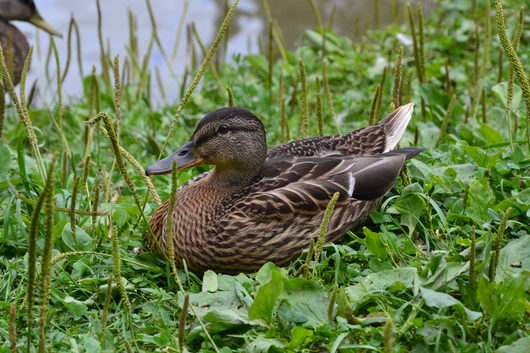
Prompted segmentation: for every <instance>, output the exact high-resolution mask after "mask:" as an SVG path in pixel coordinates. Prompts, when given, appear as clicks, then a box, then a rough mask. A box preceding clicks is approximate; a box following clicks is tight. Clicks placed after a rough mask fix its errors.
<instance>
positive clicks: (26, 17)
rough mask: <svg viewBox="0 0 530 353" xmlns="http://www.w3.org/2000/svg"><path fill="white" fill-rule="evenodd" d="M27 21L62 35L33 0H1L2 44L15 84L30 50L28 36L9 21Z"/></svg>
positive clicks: (18, 80) (0, 42)
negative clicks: (44, 17)
mask: <svg viewBox="0 0 530 353" xmlns="http://www.w3.org/2000/svg"><path fill="white" fill-rule="evenodd" d="M17 20H18V21H27V22H29V23H31V24H33V25H35V26H36V27H39V28H41V29H43V30H45V31H46V32H48V33H50V34H53V35H56V36H61V33H60V32H59V31H57V30H56V29H55V28H53V27H52V26H51V25H50V24H48V23H47V22H46V21H44V20H43V19H42V17H41V16H40V14H39V12H38V11H37V8H36V7H35V3H34V2H33V0H0V44H1V45H2V50H3V52H4V58H5V61H6V65H7V68H8V70H9V71H10V74H11V77H12V80H13V85H17V84H18V83H19V82H20V76H21V74H22V69H23V68H24V61H26V56H27V55H28V51H29V44H28V41H27V40H26V37H25V36H24V35H23V34H22V32H20V31H19V30H18V28H16V27H15V26H13V25H12V24H10V23H8V21H17Z"/></svg>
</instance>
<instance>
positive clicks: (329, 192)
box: [234, 149, 421, 219]
mask: <svg viewBox="0 0 530 353" xmlns="http://www.w3.org/2000/svg"><path fill="white" fill-rule="evenodd" d="M398 151H399V150H398ZM420 151H421V149H419V150H417V151H416V150H414V151H411V150H407V151H404V152H402V153H398V152H397V151H394V152H391V153H389V154H380V155H377V156H370V157H357V158H344V157H342V156H337V155H334V156H327V157H322V158H316V157H302V158H296V157H292V156H291V157H278V158H274V159H271V160H268V161H267V164H266V166H265V168H264V169H263V172H262V178H261V180H260V181H258V182H256V183H254V184H253V185H252V186H250V187H249V188H248V189H247V190H245V196H243V195H241V196H242V197H241V199H240V200H239V201H238V202H236V204H235V205H234V207H235V208H236V209H238V210H239V211H242V212H243V213H244V214H245V215H246V216H247V217H251V218H253V219H256V218H259V219H263V218H282V219H285V218H292V217H296V216H297V215H315V214H318V213H320V212H322V211H323V210H324V209H325V208H326V206H327V204H328V203H329V200H330V199H331V197H332V196H333V194H335V193H336V192H338V193H339V199H338V204H339V205H340V204H342V203H346V202H350V201H351V199H352V198H353V199H359V200H374V199H377V198H379V197H381V196H383V195H384V194H386V193H387V192H388V191H389V190H390V188H391V187H392V185H393V184H394V182H395V180H396V178H397V176H398V174H399V171H400V170H401V167H402V166H403V163H404V161H405V159H406V158H407V156H408V155H411V154H417V153H419V152H420Z"/></svg>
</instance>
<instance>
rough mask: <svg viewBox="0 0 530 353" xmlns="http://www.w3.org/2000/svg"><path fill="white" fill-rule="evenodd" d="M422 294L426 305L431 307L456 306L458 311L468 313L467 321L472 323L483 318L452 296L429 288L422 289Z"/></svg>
mask: <svg viewBox="0 0 530 353" xmlns="http://www.w3.org/2000/svg"><path fill="white" fill-rule="evenodd" d="M420 293H421V296H422V297H423V299H424V300H425V304H427V306H430V307H434V308H438V309H444V308H447V307H450V306H455V308H456V309H457V310H462V309H463V311H464V312H465V313H466V315H467V319H468V320H470V321H475V320H477V319H478V318H479V317H481V316H482V314H481V313H479V312H476V311H472V310H469V309H468V308H466V307H465V306H464V304H462V303H461V302H460V301H459V300H458V299H456V298H454V297H452V296H450V295H449V294H446V293H441V292H436V291H434V290H430V289H428V288H424V287H420Z"/></svg>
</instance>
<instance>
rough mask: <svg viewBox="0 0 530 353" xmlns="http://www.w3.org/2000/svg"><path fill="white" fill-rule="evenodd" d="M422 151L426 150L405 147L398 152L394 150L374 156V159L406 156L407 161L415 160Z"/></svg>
mask: <svg viewBox="0 0 530 353" xmlns="http://www.w3.org/2000/svg"><path fill="white" fill-rule="evenodd" d="M422 151H425V148H423V147H405V148H400V149H398V150H393V151H390V152H385V153H380V154H377V155H374V157H376V156H377V157H379V156H397V155H405V156H406V157H405V159H406V160H409V159H412V158H414V157H415V156H416V155H417V154H419V153H421V152H422Z"/></svg>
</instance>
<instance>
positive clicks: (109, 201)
mask: <svg viewBox="0 0 530 353" xmlns="http://www.w3.org/2000/svg"><path fill="white" fill-rule="evenodd" d="M473 3H475V2H469V3H468V2H460V1H458V2H457V1H454V2H442V3H440V4H438V7H437V9H436V11H435V12H434V13H433V14H432V15H430V16H429V17H425V18H423V19H422V21H418V19H417V18H416V21H415V26H416V28H415V31H416V36H418V35H420V34H421V33H423V34H422V36H423V39H421V40H422V43H420V44H421V47H422V48H423V49H422V50H423V53H422V52H418V53H416V57H417V58H418V60H421V61H422V63H421V64H422V65H424V66H420V67H419V69H418V67H417V66H416V65H415V62H414V57H415V54H414V52H413V48H412V46H404V47H405V50H404V53H403V57H402V60H401V69H400V70H394V63H395V62H396V60H397V57H398V51H399V48H400V46H401V45H402V44H401V43H400V42H399V41H398V40H397V37H396V36H397V35H398V34H399V33H403V34H406V35H408V36H410V35H409V31H410V29H409V26H403V27H401V28H400V27H388V28H385V29H381V30H377V31H373V32H370V33H368V34H367V35H366V36H365V38H364V39H363V41H362V42H359V43H354V44H352V43H351V42H350V41H349V40H348V39H346V38H344V37H341V36H338V35H336V34H334V33H333V32H332V31H330V30H326V31H325V32H324V34H322V33H321V32H320V31H311V30H308V31H306V33H305V34H304V35H303V37H302V39H301V44H300V46H299V47H298V48H297V49H296V50H294V51H286V50H285V48H283V47H277V46H276V45H277V44H278V43H281V41H279V40H277V38H279V33H278V32H277V28H276V27H274V26H271V33H270V40H273V44H274V46H273V48H274V49H273V54H274V55H277V57H275V56H272V57H273V61H272V62H269V58H270V56H269V53H268V52H266V53H263V55H246V56H243V55H236V56H234V57H233V58H232V60H229V61H227V62H226V63H223V64H221V65H220V66H219V67H218V68H217V73H216V74H212V71H206V73H205V75H204V77H203V79H202V81H201V84H200V85H198V86H197V88H196V89H195V91H194V92H193V93H192V94H191V96H189V97H188V98H189V100H188V101H187V104H186V105H185V106H184V105H177V104H176V103H175V104H174V105H171V106H163V107H155V105H154V104H153V103H152V102H153V101H154V100H155V97H152V96H150V95H152V94H153V93H151V92H154V91H155V90H154V89H153V87H151V84H152V82H155V81H154V79H149V77H150V73H149V72H148V71H146V69H145V67H147V65H146V64H145V63H133V61H135V60H137V58H133V57H130V58H129V57H127V58H120V65H121V66H122V68H125V70H126V72H127V74H126V75H125V76H122V77H121V82H120V83H121V85H116V87H120V91H121V94H120V95H115V94H114V89H115V85H114V83H113V82H110V81H112V79H110V78H111V77H113V75H112V72H110V71H109V72H106V73H104V74H103V73H101V70H102V69H103V68H104V67H107V68H108V69H109V70H111V69H112V68H111V66H112V65H110V64H109V63H110V62H112V59H113V58H108V60H110V61H107V63H106V64H105V65H102V67H101V68H98V69H97V72H98V74H92V75H89V76H86V77H85V78H84V79H83V84H84V94H83V95H82V96H81V97H79V98H75V99H74V98H70V99H68V100H65V99H63V98H62V97H61V98H60V99H59V100H58V101H55V100H54V101H50V102H48V104H46V105H45V106H52V107H53V108H52V110H48V109H47V108H42V107H34V106H30V108H29V117H30V118H31V123H32V124H33V129H34V130H32V131H35V134H36V137H37V138H38V145H34V144H32V143H29V142H28V136H27V133H26V131H27V130H26V128H25V126H24V124H22V123H21V122H20V121H19V120H18V117H17V111H16V109H15V107H14V106H13V105H11V104H8V105H7V106H6V112H5V120H4V130H3V137H2V139H1V140H0V221H1V222H2V225H1V226H0V278H1V280H0V352H9V351H10V348H9V347H10V345H11V343H10V339H9V337H11V338H14V339H16V344H17V347H18V348H17V349H18V351H20V352H27V351H28V350H27V347H31V348H30V350H29V351H32V352H33V351H36V349H37V347H38V345H39V332H41V333H42V331H39V330H42V329H43V328H44V329H45V330H46V333H45V336H44V340H45V341H44V342H45V346H46V347H47V348H48V349H49V350H50V351H53V352H76V351H79V352H85V351H86V352H99V351H107V352H113V351H133V352H179V351H181V348H180V347H182V349H183V350H184V351H186V350H187V351H190V352H195V351H202V352H214V351H219V352H267V351H269V352H322V351H331V352H371V351H378V352H526V351H527V347H528V346H529V345H530V334H529V330H530V318H529V315H530V314H529V313H530V301H529V300H530V295H529V290H530V261H529V260H528V259H529V258H530V235H529V233H530V172H529V170H530V151H529V149H528V148H529V147H528V144H527V139H528V130H527V119H528V114H529V112H527V111H526V110H525V103H524V98H523V97H525V95H523V90H522V89H521V87H520V85H519V81H518V79H517V76H516V75H515V76H514V74H513V73H512V74H511V75H510V69H509V65H510V64H509V60H508V59H507V58H504V59H503V60H502V62H499V57H500V56H499V52H501V51H503V48H502V47H501V45H500V42H499V39H498V38H499V37H498V35H497V33H496V28H497V27H496V26H495V16H494V14H493V13H490V15H491V24H488V22H487V21H485V15H486V13H487V12H486V11H487V10H486V9H487V7H486V6H485V5H484V3H483V1H477V2H476V7H474V8H471V6H472V4H473ZM521 4H522V3H519V2H518V1H505V2H504V16H505V18H506V21H507V28H508V35H509V36H510V40H511V38H512V33H513V28H515V27H516V23H517V19H518V18H519V14H518V10H519V6H520V5H521ZM491 8H492V9H494V8H495V6H493V3H492V6H491ZM411 12H412V13H413V14H415V15H417V12H416V9H415V8H413V9H412V11H411ZM522 18H523V19H524V20H525V26H524V27H523V30H522V32H521V33H522V35H521V38H520V42H519V43H518V46H515V47H516V48H517V55H518V59H519V60H520V62H521V63H525V62H526V63H528V62H530V37H529V36H530V32H529V25H528V23H529V22H530V17H529V16H528V15H526V17H524V16H523V17H522ZM421 22H423V24H424V27H423V28H421V29H420V28H418V26H420V23H421ZM488 26H491V32H492V33H491V37H489V36H488V35H486V31H487V28H489V27H488ZM153 28H154V29H155V30H156V26H154V27H153ZM477 33H479V34H480V35H479V36H478V38H479V40H480V41H485V40H488V41H489V44H488V45H487V46H485V45H484V43H483V42H481V43H480V45H476V43H475V41H476V39H477ZM323 35H324V36H325V40H323V37H322V36H323ZM155 38H157V37H156V32H154V34H153V39H152V41H153V43H155V41H156V39H155ZM417 40H418V41H419V40H420V39H417ZM323 44H325V51H324V50H322V49H323V48H322V45H323ZM157 45H160V44H158V43H157ZM418 45H419V44H418ZM477 47H478V48H485V47H486V48H487V50H486V52H489V56H488V57H483V56H482V55H483V53H484V51H483V50H482V49H481V51H479V52H478V53H476V52H475V51H474V50H475V48H477ZM418 50H419V49H418ZM166 52H167V51H166ZM324 53H325V55H324ZM279 54H281V56H279ZM58 55H59V60H60V61H61V62H65V61H66V58H67V53H58ZM107 55H108V53H107ZM422 56H423V57H422ZM143 60H144V61H145V60H149V54H148V55H146V59H143ZM125 61H127V63H128V64H127V65H125V64H124V62H125ZM512 61H513V60H512ZM301 63H303V68H304V70H303V71H304V73H303V74H304V76H305V79H304V82H305V83H304V86H306V85H307V87H302V83H301V80H300V71H301V70H300V68H301ZM326 63H327V64H326ZM208 65H209V64H208V63H205V64H204V65H203V66H204V67H208ZM481 65H483V66H482V67H481ZM60 66H64V65H60ZM385 66H387V67H388V68H387V69H386V71H387V72H388V74H387V77H386V79H382V75H383V71H384V67H385ZM416 70H421V72H422V76H423V77H422V82H421V83H420V82H419V80H418V78H417V74H416V72H417V71H416ZM395 71H397V72H401V73H402V76H401V83H400V85H399V88H400V92H399V95H397V93H396V89H397V88H398V87H397V86H395V85H394V80H395V77H393V76H392V75H391V73H393V72H395ZM73 74H75V73H73ZM526 75H528V72H527V73H526ZM510 76H512V79H510ZM280 77H281V80H280ZM513 77H514V78H515V79H513ZM191 78H192V77H191V76H190V77H188V79H187V81H185V80H184V79H183V81H184V82H191ZM317 79H319V80H320V83H321V84H320V85H317ZM280 81H281V85H280ZM51 82H52V83H51V84H57V83H56V82H57V81H56V78H54V77H52V78H51ZM269 82H270V83H269ZM219 83H220V84H219ZM378 85H381V89H380V91H379V92H380V94H379V97H376V98H377V99H376V100H374V92H376V87H377V86H378ZM511 85H513V86H511ZM227 86H229V87H230V88H231V94H230V95H229V94H228V92H227V90H226V87H227ZM317 86H318V87H321V92H318V90H317ZM186 87H187V85H186V84H183V86H182V90H181V92H182V94H181V95H182V96H183V95H184V94H183V92H185V90H186ZM280 88H281V89H280ZM482 88H484V91H482ZM306 90H307V97H306V96H305V91H306ZM477 90H478V92H477ZM509 91H510V92H512V93H510V94H508V92H509ZM482 92H484V94H483V93H482ZM63 95H64V96H65V97H66V96H68V92H63ZM319 95H321V96H319ZM510 95H511V97H510ZM229 96H230V97H232V98H231V99H233V101H234V105H236V106H242V107H245V108H248V109H250V110H251V111H253V112H254V113H256V114H257V115H258V116H260V117H261V118H262V120H263V121H264V124H265V126H266V128H267V138H268V141H269V142H268V143H269V145H270V146H273V145H275V144H278V143H281V142H284V140H283V138H285V136H291V138H301V137H302V136H303V135H304V134H305V133H306V129H307V130H308V131H307V133H308V134H309V135H310V136H316V135H317V134H318V133H319V121H318V119H317V116H318V115H319V112H318V110H319V104H320V103H317V102H318V100H319V99H320V100H321V105H322V112H323V113H322V120H323V129H324V133H325V134H335V133H337V128H338V127H340V131H341V132H345V131H349V130H353V129H355V128H359V127H362V126H365V125H367V123H368V119H369V117H370V115H371V114H375V112H376V111H377V110H379V111H380V113H379V115H377V116H375V119H376V120H377V119H381V118H382V117H383V116H384V115H385V114H386V113H388V112H389V111H390V109H391V108H390V107H391V106H393V105H394V102H395V101H397V100H400V101H401V104H403V103H407V102H408V101H409V99H410V100H411V101H413V102H415V103H417V105H416V112H415V114H414V118H413V121H412V123H411V126H410V128H409V130H408V131H407V133H406V135H405V137H404V139H403V141H402V143H401V145H402V146H408V145H413V144H415V145H419V146H424V147H426V148H427V150H426V151H425V152H423V153H422V154H420V155H419V156H418V157H417V158H415V159H413V160H412V161H411V162H409V163H408V165H407V170H406V173H403V174H402V176H401V178H400V180H399V181H398V183H397V184H396V186H395V187H394V189H393V190H392V191H391V192H390V193H389V194H388V195H387V196H386V197H385V200H384V201H383V203H382V205H381V206H380V207H379V208H378V209H377V210H376V211H374V212H373V214H372V215H371V217H370V221H369V222H368V223H367V224H366V225H365V227H363V228H362V229H358V230H356V231H355V232H353V233H349V234H348V235H347V236H346V240H345V242H343V243H341V244H326V245H325V246H324V249H323V251H322V253H321V254H320V256H319V260H318V262H315V261H314V260H311V259H313V257H312V256H308V254H307V252H304V253H303V254H302V255H301V257H300V259H298V260H297V261H295V262H293V263H292V264H291V265H290V266H289V267H287V268H277V267H276V266H274V265H272V264H267V265H265V266H263V268H262V269H261V270H260V271H259V272H258V273H255V274H240V275H237V276H228V275H222V274H216V273H213V272H211V271H208V272H206V273H204V274H203V275H199V274H194V273H191V272H189V271H186V270H185V269H184V270H178V273H177V274H176V276H175V275H174V274H173V273H172V269H171V267H170V266H169V264H167V263H166V262H164V261H163V260H161V259H157V258H155V257H153V256H152V255H151V254H150V253H143V254H141V255H136V253H135V250H134V249H135V248H136V247H142V246H143V238H144V236H145V233H146V231H145V229H146V220H148V219H149V217H150V215H151V214H152V213H153V212H154V210H155V209H156V207H157V202H156V200H155V199H154V198H153V197H152V196H151V193H150V192H149V190H148V187H147V185H146V183H145V181H144V179H143V178H142V176H141V175H140V173H139V172H138V171H137V169H136V168H135V167H134V166H132V165H131V164H128V163H129V162H128V159H127V158H125V159H123V158H116V159H115V157H114V156H115V155H114V152H113V151H118V150H119V149H120V146H121V147H122V148H124V149H126V150H127V151H128V152H129V153H130V154H131V155H133V156H134V158H135V159H136V160H137V161H139V163H140V164H141V165H144V166H147V165H149V164H151V163H152V162H153V161H155V160H156V159H157V158H158V156H159V155H160V154H168V153H170V151H171V150H172V149H175V148H177V147H178V146H179V145H180V144H181V143H183V142H184V141H186V140H187V139H188V138H189V136H190V134H191V132H192V131H193V129H194V127H195V125H196V123H197V121H198V120H199V119H200V118H201V117H202V116H203V115H204V114H205V113H207V112H209V111H211V110H213V109H216V108H218V107H221V106H225V105H228V104H229V102H228V97H229ZM482 96H484V99H482ZM116 99H117V100H116ZM306 99H307V101H306ZM330 99H331V100H332V101H331V102H330ZM477 99H479V100H477ZM280 100H281V101H280ZM24 101H25V99H24V100H22V102H24ZM116 101H118V102H119V104H116ZM422 101H423V105H424V106H423V109H422V104H421V102H422ZM372 103H374V104H372ZM22 104H24V103H22ZM306 104H307V106H308V110H307V113H308V115H307V120H306V118H305V114H306ZM372 106H373V108H374V109H376V110H373V109H372V108H371V107H372ZM0 111H2V110H1V109H0ZM99 112H103V113H106V114H108V115H109V116H110V117H111V119H112V121H106V122H105V121H101V119H104V118H103V117H104V115H102V114H100V115H98V117H100V118H101V119H100V121H99V122H96V120H92V121H91V124H86V122H87V121H88V120H90V119H92V118H94V117H95V116H96V115H97V114H98V113H99ZM175 112H177V113H175ZM282 112H284V113H285V117H286V119H285V120H284V121H282ZM181 113H182V114H181ZM21 114H22V115H23V116H24V111H22V112H21ZM116 115H118V116H120V117H121V118H119V119H116ZM335 115H336V116H335ZM51 117H53V120H52V118H51ZM174 118H176V120H175V123H174V124H175V125H174V129H173V130H172V133H171V134H170V136H169V139H168V140H167V148H163V147H162V146H164V145H165V144H166V142H165V141H166V137H167V135H168V130H169V127H170V126H171V125H172V124H173V123H172V122H173V120H174ZM306 124H307V125H306ZM0 126H1V124H0ZM286 128H288V129H289V131H288V134H287V131H286ZM102 131H104V132H105V133H106V134H107V135H110V136H113V135H116V136H115V138H114V142H113V143H111V142H109V140H108V139H107V138H106V137H105V136H104V135H105V134H104V133H103V132H102ZM31 142H33V141H31ZM118 144H119V145H118ZM35 149H37V150H35ZM54 155H56V157H57V160H56V162H55V167H54V168H53V169H51V172H48V173H46V172H45V169H46V167H49V166H50V163H51V161H52V159H53V158H54ZM124 166H125V167H124ZM124 168H125V169H124ZM204 170H206V168H205V167H197V168H195V169H193V170H189V171H184V172H181V173H180V174H179V175H178V183H179V184H182V183H183V182H184V181H185V180H187V179H188V178H189V177H191V176H193V175H196V174H197V173H199V172H201V171H204ZM50 175H53V177H54V179H55V186H54V187H53V183H51V182H50V180H49V179H50ZM123 175H129V176H130V178H129V180H126V179H125V178H124V177H123ZM46 179H48V184H46ZM153 183H154V184H155V186H156V189H157V190H158V192H159V193H160V196H161V198H162V200H166V199H168V198H169V193H170V190H171V178H169V177H155V178H153ZM76 184H78V186H77V187H75V185H76ZM45 185H48V187H45ZM50 185H52V187H53V189H52V190H49V189H50ZM74 189H77V192H74ZM131 190H135V192H136V193H135V194H133V193H132V192H131ZM73 195H75V197H76V200H75V202H72V197H73ZM51 196H53V199H51ZM46 200H47V201H46ZM51 201H54V203H53V202H51ZM72 205H75V209H76V210H77V211H75V212H73V213H72V212H71V211H69V210H70V209H71V208H72ZM41 207H42V210H41ZM36 208H37V211H35V209H36ZM39 210H41V211H39ZM94 211H97V212H94ZM32 214H34V216H33V217H32ZM32 222H33V223H32ZM31 224H32V226H30V225H31ZM72 224H76V226H75V232H73V231H72V228H74V227H72ZM35 230H36V234H35V233H34V231H35ZM31 234H34V235H35V239H36V240H35V241H31V242H30V240H29V239H30V238H31V239H33V237H32V236H31ZM109 237H111V238H112V239H110V238H109ZM46 239H48V242H47V241H46ZM49 240H51V244H52V245H53V249H52V253H51V262H48V261H44V260H43V259H45V260H46V258H47V257H48V256H49V254H48V253H47V252H46V255H45V251H48V250H50V249H49V244H50V242H49ZM47 244H48V245H47ZM31 249H35V251H36V258H33V256H30V255H29V254H32V253H33V251H32V250H31ZM30 250H31V251H30ZM44 255H45V256H44ZM306 263H307V264H308V266H307V265H306ZM48 266H51V269H50V272H49V275H50V277H49V280H50V286H49V288H50V293H49V301H48V300H47V297H48V295H47V294H46V293H45V292H46V288H47V282H46V281H47V280H48V279H46V277H47V276H44V279H45V280H44V282H42V280H43V279H42V278H41V275H42V273H43V272H44V274H46V273H48V270H47V268H48ZM304 266H307V268H304ZM31 268H34V269H35V271H36V274H37V278H36V280H35V281H34V283H31V284H29V283H28V273H29V272H30V269H31ZM300 269H302V270H301V271H300ZM31 271H33V270H31ZM295 275H300V276H298V277H297V276H295ZM31 277H33V276H31ZM28 286H29V287H31V288H35V292H34V294H32V295H30V296H29V301H28V300H27V299H26V298H25V297H26V295H27V292H28ZM180 286H182V288H180ZM43 289H44V290H43ZM38 298H44V299H43V300H44V302H43V301H42V299H41V300H39V299H38ZM29 302H31V303H32V304H34V305H33V306H32V313H31V315H29V314H28V305H27V304H28V303H29ZM185 302H186V303H187V304H185ZM183 307H184V308H185V310H182V308H183ZM15 308H16V313H15V311H14V309H15ZM10 312H11V318H10V314H9V313H10ZM39 315H44V319H43V320H41V321H39V320H38V318H39ZM28 327H30V329H29V330H28ZM13 329H16V331H13ZM10 332H11V333H10ZM179 337H180V338H183V339H182V340H181V341H180V342H179ZM44 348H45V347H43V349H44Z"/></svg>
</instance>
